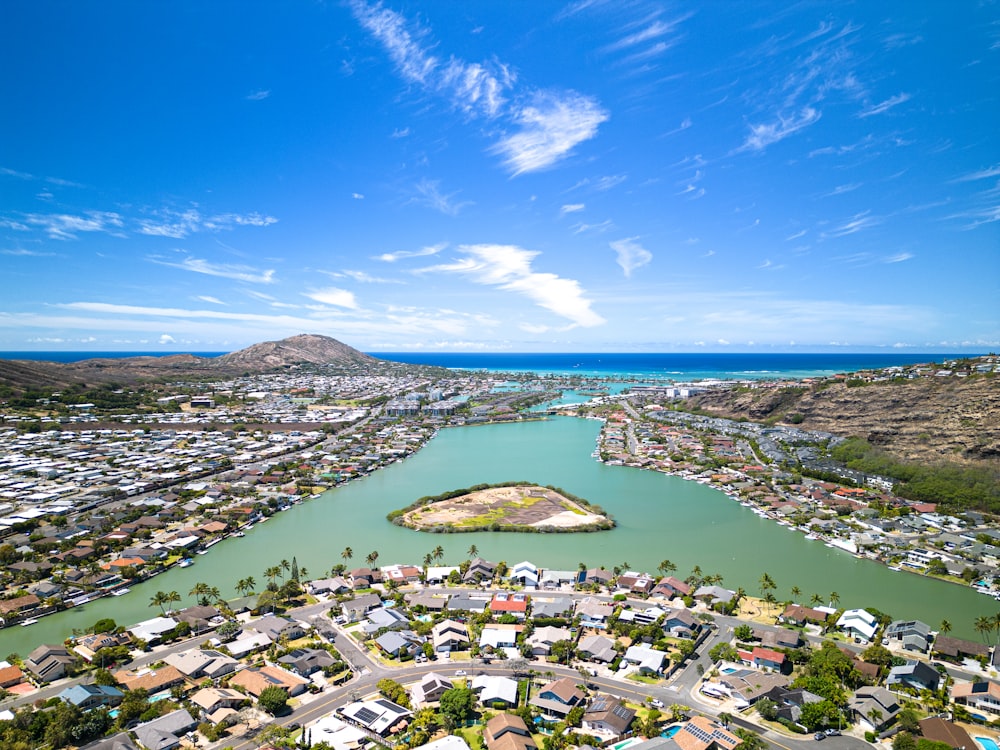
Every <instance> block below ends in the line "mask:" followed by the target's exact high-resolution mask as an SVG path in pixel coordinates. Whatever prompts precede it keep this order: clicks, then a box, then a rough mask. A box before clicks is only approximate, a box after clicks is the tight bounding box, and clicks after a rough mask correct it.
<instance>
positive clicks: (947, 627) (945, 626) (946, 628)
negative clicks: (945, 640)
mask: <svg viewBox="0 0 1000 750" xmlns="http://www.w3.org/2000/svg"><path fill="white" fill-rule="evenodd" d="M950 632H951V623H950V622H948V621H947V620H941V634H942V635H947V634H948V633H950Z"/></svg>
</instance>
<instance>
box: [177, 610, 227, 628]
mask: <svg viewBox="0 0 1000 750" xmlns="http://www.w3.org/2000/svg"><path fill="white" fill-rule="evenodd" d="M172 616H173V618H174V619H175V620H177V621H178V622H186V623H187V624H188V625H190V626H191V630H193V631H194V632H195V633H200V632H202V631H204V630H208V629H209V628H213V627H215V626H216V625H221V624H222V623H223V622H224V621H225V618H224V617H223V616H222V615H221V614H220V613H219V610H218V609H217V608H215V607H212V606H208V605H204V604H198V605H195V606H194V607H186V608H185V609H182V610H181V611H180V612H174V613H173V615H172Z"/></svg>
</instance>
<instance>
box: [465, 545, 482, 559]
mask: <svg viewBox="0 0 1000 750" xmlns="http://www.w3.org/2000/svg"><path fill="white" fill-rule="evenodd" d="M467 554H468V555H469V557H470V558H473V557H476V556H478V555H479V547H477V546H476V545H474V544H471V545H469V550H468V552H467Z"/></svg>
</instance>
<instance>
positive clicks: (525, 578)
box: [507, 560, 538, 589]
mask: <svg viewBox="0 0 1000 750" xmlns="http://www.w3.org/2000/svg"><path fill="white" fill-rule="evenodd" d="M507 579H508V580H509V581H510V582H511V583H519V584H520V585H522V586H524V587H525V588H526V589H533V588H537V587H538V566H536V565H535V564H534V563H530V562H528V561H527V560H522V561H521V562H519V563H518V564H517V565H515V566H514V567H513V568H511V569H510V572H509V573H508V574H507Z"/></svg>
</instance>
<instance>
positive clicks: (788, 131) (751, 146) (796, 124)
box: [738, 107, 820, 151]
mask: <svg viewBox="0 0 1000 750" xmlns="http://www.w3.org/2000/svg"><path fill="white" fill-rule="evenodd" d="M819 118H820V112H819V110H817V109H814V108H813V107H802V109H800V110H799V111H798V112H796V113H793V114H791V115H789V116H787V117H784V116H782V115H778V118H777V120H775V121H773V122H769V123H762V124H760V125H751V126H750V135H748V136H747V138H746V140H745V141H744V142H743V145H742V146H741V147H740V148H739V149H738V150H739V151H748V150H749V151H762V150H763V149H765V148H767V147H768V146H770V145H771V144H772V143H777V142H778V141H781V140H784V139H785V138H787V137H788V136H790V135H794V134H795V133H797V132H798V131H800V130H802V129H803V128H807V127H809V126H810V125H812V124H814V123H815V122H817V121H818V120H819Z"/></svg>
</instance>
